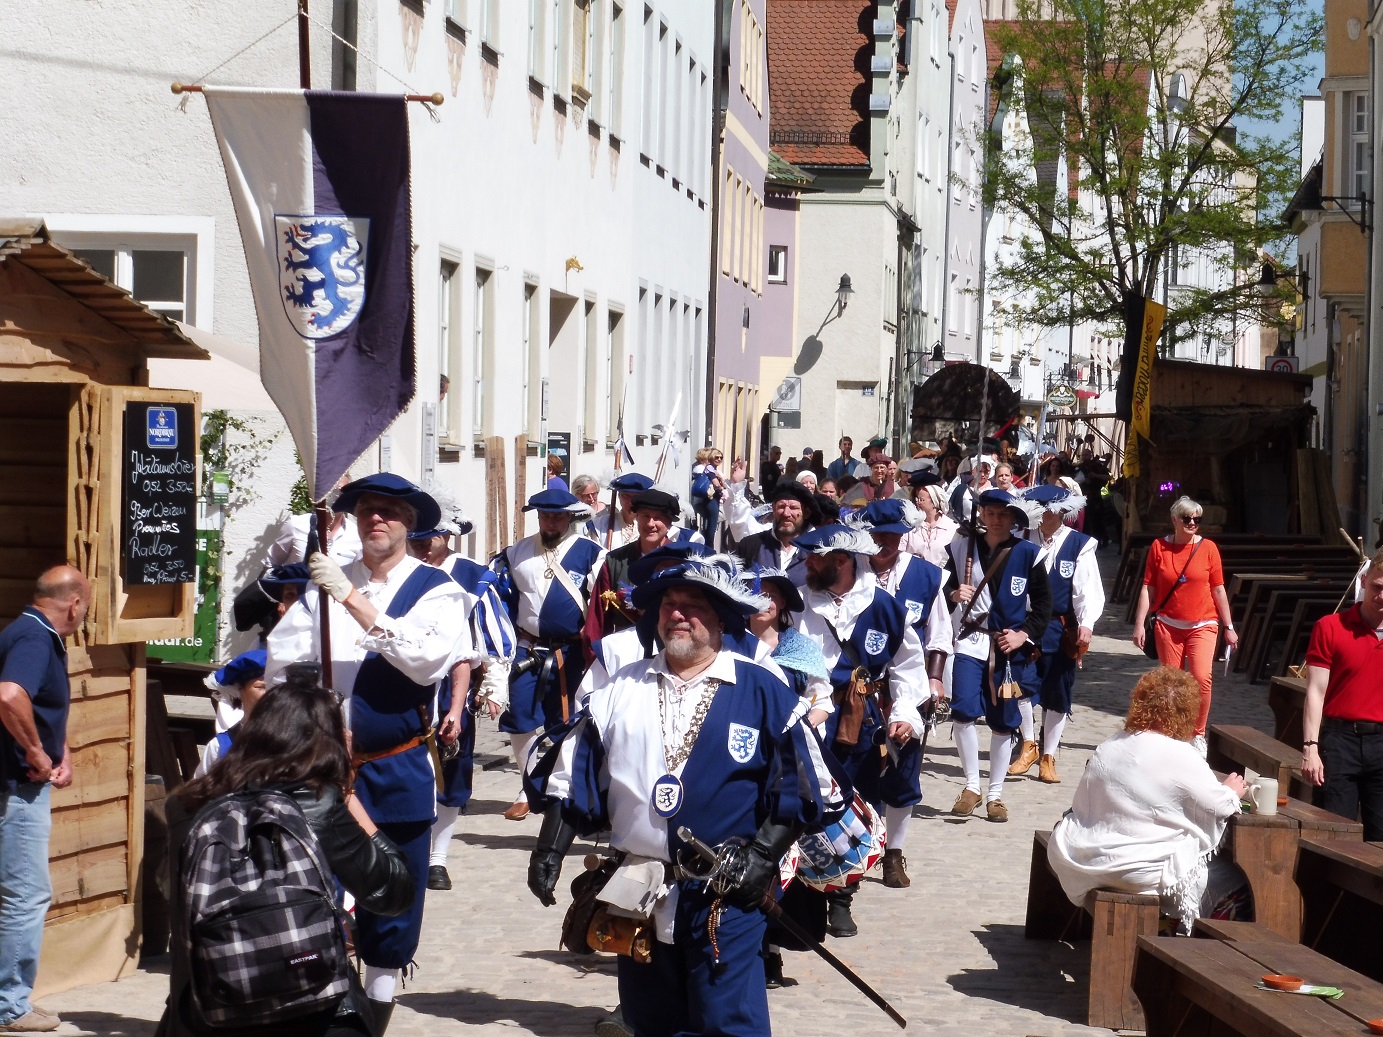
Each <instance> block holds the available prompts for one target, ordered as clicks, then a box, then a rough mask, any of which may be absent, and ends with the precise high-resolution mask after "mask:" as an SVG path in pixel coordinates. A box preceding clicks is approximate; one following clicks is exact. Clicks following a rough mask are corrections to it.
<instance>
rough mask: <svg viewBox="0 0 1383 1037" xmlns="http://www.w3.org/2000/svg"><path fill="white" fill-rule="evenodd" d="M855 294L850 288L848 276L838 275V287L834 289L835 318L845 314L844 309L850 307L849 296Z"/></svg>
mask: <svg viewBox="0 0 1383 1037" xmlns="http://www.w3.org/2000/svg"><path fill="white" fill-rule="evenodd" d="M854 294H855V289H854V288H852V287H850V275H849V274H841V275H840V285H839V286H838V287H837V288H836V316H837V317H839V316H841V315H842V314H844V313H845V307H847V306H849V305H850V296H852V295H854Z"/></svg>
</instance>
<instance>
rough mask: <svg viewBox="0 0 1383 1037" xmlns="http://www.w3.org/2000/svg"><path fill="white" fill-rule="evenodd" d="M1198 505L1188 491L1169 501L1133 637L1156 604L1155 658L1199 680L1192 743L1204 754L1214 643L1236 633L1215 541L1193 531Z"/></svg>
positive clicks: (1231, 641)
mask: <svg viewBox="0 0 1383 1037" xmlns="http://www.w3.org/2000/svg"><path fill="white" fill-rule="evenodd" d="M1201 511H1202V509H1201V506H1200V505H1199V504H1198V503H1196V502H1195V501H1193V500H1192V499H1191V498H1190V497H1178V498H1177V499H1176V501H1174V502H1173V503H1172V534H1171V535H1170V536H1166V537H1159V538H1158V539H1157V540H1154V541H1153V543H1152V548H1151V549H1150V550H1149V551H1148V564H1147V568H1146V569H1144V571H1143V589H1142V590H1141V591H1139V594H1138V609H1137V611H1136V613H1135V614H1134V617H1133V643H1134V644H1135V645H1137V646H1138V648H1140V649H1141V648H1143V645H1144V638H1145V634H1144V629H1143V624H1144V621H1145V620H1146V619H1147V617H1148V612H1149V610H1150V609H1153V608H1157V609H1158V612H1157V622H1156V623H1155V624H1154V628H1155V629H1154V636H1155V637H1156V639H1157V658H1158V662H1160V663H1161V664H1162V665H1163V666H1170V667H1172V668H1173V669H1177V670H1180V669H1183V668H1185V669H1187V670H1189V671H1190V672H1191V676H1192V677H1195V678H1196V680H1197V682H1199V684H1200V686H1201V711H1200V716H1199V717H1198V718H1197V720H1196V734H1195V738H1194V739H1193V743H1192V744H1194V745H1195V746H1196V747H1197V748H1198V749H1200V751H1201V754H1202V755H1204V754H1205V724H1206V720H1207V718H1208V717H1209V716H1210V680H1211V673H1212V671H1213V668H1214V664H1215V644H1216V642H1217V641H1218V639H1219V635H1220V632H1221V631H1222V630H1223V632H1224V637H1225V643H1226V644H1228V645H1230V646H1231V647H1233V646H1235V645H1237V644H1238V643H1239V635H1238V634H1236V633H1235V632H1234V621H1233V619H1231V617H1230V614H1229V597H1228V595H1226V594H1225V577H1224V571H1223V569H1222V568H1221V565H1220V550H1219V548H1218V547H1216V546H1215V543H1214V541H1212V540H1207V539H1206V538H1205V537H1203V536H1200V535H1199V533H1198V532H1197V531H1198V530H1199V529H1200V524H1201ZM1173 588H1175V589H1173ZM1164 602H1165V604H1164Z"/></svg>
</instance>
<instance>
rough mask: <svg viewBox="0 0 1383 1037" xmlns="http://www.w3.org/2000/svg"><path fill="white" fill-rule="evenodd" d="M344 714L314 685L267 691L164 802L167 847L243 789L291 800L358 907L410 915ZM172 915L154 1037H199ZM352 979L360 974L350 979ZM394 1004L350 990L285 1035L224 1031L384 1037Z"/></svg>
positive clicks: (183, 942)
mask: <svg viewBox="0 0 1383 1037" xmlns="http://www.w3.org/2000/svg"><path fill="white" fill-rule="evenodd" d="M350 781H351V761H350V755H349V754H348V753H347V751H346V739H345V729H344V726H343V724H342V719H341V707H340V705H339V704H338V703H337V701H336V698H335V696H333V695H332V694H331V693H330V692H329V691H326V690H325V689H324V688H322V687H320V686H319V685H317V684H316V683H315V682H314V681H312V680H309V679H305V678H301V677H294V678H290V679H289V680H288V681H286V682H285V683H283V684H280V685H278V686H276V687H273V688H271V689H269V691H268V692H266V693H265V695H264V697H263V698H262V699H260V701H259V703H258V705H256V707H255V709H254V711H253V712H252V713H250V714H248V715H247V716H246V717H245V719H244V720H243V721H241V723H240V733H239V737H238V738H236V740H235V743H234V744H233V745H232V746H231V747H230V749H229V750H227V752H226V754H225V755H224V756H222V757H221V759H220V760H219V761H218V762H217V764H216V766H215V767H214V768H212V770H211V771H210V772H209V773H208V774H206V775H205V776H203V777H201V778H198V779H196V780H195V781H191V782H189V783H188V784H186V785H184V786H183V787H182V788H181V789H179V790H178V792H177V793H176V794H175V795H174V796H172V797H170V799H169V801H168V829H169V846H170V847H175V848H181V847H182V845H183V843H184V842H185V841H186V838H187V835H188V833H189V831H190V830H191V828H192V823H193V819H194V818H195V816H196V815H197V813H198V811H200V810H201V808H202V807H204V806H206V805H207V804H208V803H211V802H212V801H213V800H215V799H217V798H219V797H221V796H225V795H229V794H231V793H236V792H244V791H246V790H273V791H277V792H284V793H287V794H288V795H289V796H291V797H292V798H293V800H294V801H295V802H296V803H297V805H298V806H299V807H300V808H301V809H302V812H303V815H304V816H305V817H306V818H307V822H308V824H309V826H310V827H311V829H312V831H313V833H314V834H315V835H316V836H317V841H318V843H319V844H320V845H321V848H322V852H323V854H324V855H325V857H326V861H327V864H328V865H329V866H330V868H331V870H332V872H333V873H334V874H335V876H336V878H337V879H338V880H339V882H340V883H341V885H342V886H343V887H344V888H345V889H346V890H347V891H348V892H349V893H350V894H351V895H352V896H354V897H355V899H356V903H357V904H360V905H361V906H363V907H365V908H366V909H368V910H369V911H372V912H374V913H375V914H379V915H397V914H400V913H402V912H403V911H405V910H407V908H408V907H409V905H410V904H412V902H413V897H414V893H415V889H414V884H413V879H412V877H411V876H410V875H409V874H408V866H407V863H406V862H405V861H404V858H403V855H402V854H401V853H400V852H399V850H398V848H397V847H395V846H394V844H393V843H392V842H390V841H389V839H388V837H386V836H385V835H384V833H382V832H380V831H379V830H378V829H377V828H376V827H375V825H374V823H373V822H372V821H371V820H370V818H369V816H368V815H367V814H366V813H365V809H364V808H363V807H362V806H361V805H360V803H359V801H358V800H357V799H356V798H355V795H354V794H353V793H348V792H347V789H348V787H349V785H350ZM181 856H182V855H181V853H180V852H179V850H178V849H175V850H174V851H173V852H172V853H171V854H170V868H171V871H172V879H173V882H172V886H171V888H172V889H174V890H182V889H185V888H186V887H187V884H188V881H189V876H187V875H185V874H183V873H182V865H183V863H184V862H183V861H182V860H181ZM180 927H181V923H180V920H179V918H178V912H176V911H175V912H174V923H173V928H174V932H173V934H172V935H173V939H172V961H171V963H170V970H169V971H170V983H169V987H170V992H169V998H168V1005H167V1007H166V1008H165V1009H164V1013H163V1019H162V1020H161V1022H160V1023H159V1029H158V1037H183V1035H188V1037H190V1035H193V1034H200V1033H201V1032H202V1030H201V1029H200V1028H199V1027H198V1026H197V1024H196V1023H195V1018H196V1013H195V1011H193V1010H192V1006H191V1005H190V1004H189V1002H190V998H191V975H190V968H191V964H190V962H189V961H188V960H187V956H186V947H187V944H188V935H187V933H185V932H181V931H179V930H180ZM352 976H354V973H352ZM392 1008H393V1005H392V1003H390V1004H388V1005H382V1004H376V1003H374V1002H370V1001H368V1000H367V999H366V998H365V995H364V992H363V990H361V988H360V987H359V986H358V985H357V984H356V983H355V982H352V986H351V989H350V991H349V992H348V993H347V994H346V995H345V997H344V999H343V1000H342V1001H340V1002H339V1003H338V1004H337V1006H336V1007H335V1008H332V1009H328V1010H327V1011H326V1012H324V1013H321V1014H319V1015H315V1016H306V1017H300V1018H297V1019H294V1020H293V1021H292V1023H291V1024H285V1025H284V1026H283V1027H265V1026H262V1025H261V1026H255V1027H246V1028H245V1029H244V1030H239V1029H224V1028H218V1029H217V1030H216V1033H217V1034H220V1035H225V1037H241V1035H243V1037H250V1035H251V1034H253V1035H254V1037H280V1035H282V1037H319V1035H321V1037H347V1035H350V1037H358V1035H361V1034H364V1035H368V1037H378V1035H380V1034H383V1033H384V1030H385V1027H386V1026H388V1022H389V1015H390V1013H391V1011H392Z"/></svg>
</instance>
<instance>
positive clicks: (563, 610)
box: [490, 533, 601, 641]
mask: <svg viewBox="0 0 1383 1037" xmlns="http://www.w3.org/2000/svg"><path fill="white" fill-rule="evenodd" d="M600 559H601V548H600V545H599V544H597V543H596V542H595V541H593V540H590V539H587V538H586V537H582V536H577V535H575V534H574V533H573V534H569V535H568V536H567V537H565V538H564V539H563V540H562V541H561V543H559V544H558V545H557V546H556V547H555V548H553V549H552V551H551V552H548V551H546V550H545V549H544V548H543V546H542V539H541V537H539V536H538V535H537V534H534V535H533V536H530V537H525V538H524V539H522V540H520V541H519V542H518V543H517V544H515V545H514V546H513V547H510V548H507V549H505V550H503V551H501V552H500V553H499V554H498V555H496V556H495V558H494V560H493V561H492V562H491V563H490V568H491V569H493V570H494V572H495V575H496V577H497V580H496V589H497V590H498V593H499V596H500V600H501V601H503V602H504V605H505V607H506V609H507V610H508V612H509V618H510V620H512V622H513V624H514V626H515V627H516V628H517V630H518V631H519V633H521V634H529V635H537V636H538V637H541V638H550V639H552V640H554V641H566V640H570V639H573V638H576V637H579V636H580V635H581V626H582V623H583V622H584V621H585V613H586V601H585V597H584V595H585V594H586V593H589V590H590V585H591V581H592V577H593V576H594V574H595V573H596V572H597V571H598V570H599V568H600V566H599V562H600ZM557 565H560V566H561V567H562V568H563V569H565V570H566V573H567V575H568V576H569V577H570V579H571V583H572V586H573V587H575V588H576V589H577V590H578V591H580V592H582V596H581V597H580V598H578V597H577V596H575V595H573V594H572V593H571V592H570V591H569V590H567V588H566V587H565V586H564V585H563V583H562V581H561V580H559V579H556V578H555V577H552V576H549V575H547V573H548V571H549V570H550V569H552V567H553V566H557Z"/></svg>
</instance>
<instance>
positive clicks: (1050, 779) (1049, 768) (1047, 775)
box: [1037, 753, 1061, 785]
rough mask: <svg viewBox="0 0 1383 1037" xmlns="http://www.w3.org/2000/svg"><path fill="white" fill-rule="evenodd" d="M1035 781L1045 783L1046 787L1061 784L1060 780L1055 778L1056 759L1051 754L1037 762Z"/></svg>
mask: <svg viewBox="0 0 1383 1037" xmlns="http://www.w3.org/2000/svg"><path fill="white" fill-rule="evenodd" d="M1037 780H1038V781H1045V782H1046V783H1047V784H1048V785H1060V784H1061V779H1060V778H1058V777H1057V776H1056V757H1055V756H1053V755H1052V754H1051V753H1047V755H1045V756H1043V757H1042V759H1040V760H1038V761H1037Z"/></svg>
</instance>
